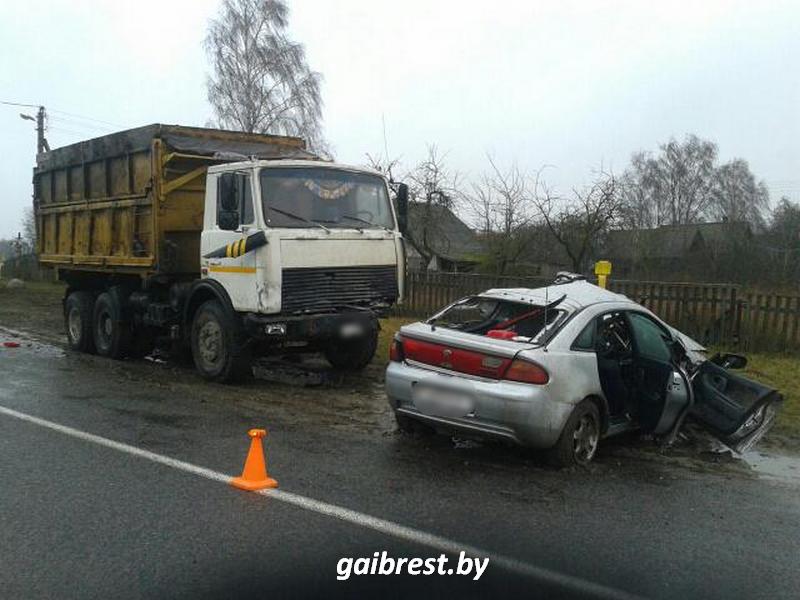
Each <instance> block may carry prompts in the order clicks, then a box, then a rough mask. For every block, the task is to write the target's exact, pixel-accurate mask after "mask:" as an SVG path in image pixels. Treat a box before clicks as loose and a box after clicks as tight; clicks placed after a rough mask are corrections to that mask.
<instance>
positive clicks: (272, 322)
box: [243, 311, 379, 343]
mask: <svg viewBox="0 0 800 600" xmlns="http://www.w3.org/2000/svg"><path fill="white" fill-rule="evenodd" d="M243 322H244V327H245V330H246V331H247V333H248V334H249V335H250V336H251V337H253V338H255V339H257V340H264V341H273V342H275V343H281V342H306V341H307V342H324V341H329V340H336V339H339V340H341V339H348V338H358V337H366V336H368V335H371V334H373V333H374V332H375V331H377V330H378V328H379V325H378V318H377V316H376V315H375V313H373V312H372V311H353V312H343V313H324V314H313V315H292V316H281V315H259V314H256V313H247V314H246V315H245V316H244V318H243Z"/></svg>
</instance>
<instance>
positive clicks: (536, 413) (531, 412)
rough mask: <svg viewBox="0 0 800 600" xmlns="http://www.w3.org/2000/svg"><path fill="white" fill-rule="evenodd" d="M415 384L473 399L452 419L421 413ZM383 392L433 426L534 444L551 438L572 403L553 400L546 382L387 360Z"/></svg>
mask: <svg viewBox="0 0 800 600" xmlns="http://www.w3.org/2000/svg"><path fill="white" fill-rule="evenodd" d="M420 383H422V384H423V385H426V386H433V387H436V388H439V389H445V390H448V391H450V392H456V393H463V394H465V395H467V396H469V397H470V398H472V399H473V400H474V410H473V411H472V412H470V413H469V414H468V415H467V416H463V417H457V418H454V417H443V416H437V415H431V414H424V413H422V412H420V411H419V410H418V409H417V408H416V406H415V405H414V403H413V399H412V394H413V392H412V390H413V388H414V386H415V385H418V384H420ZM386 394H387V396H388V398H389V404H390V405H391V407H392V408H393V409H394V410H395V411H397V412H398V413H399V414H402V415H405V416H408V417H411V418H413V419H417V420H419V421H421V422H424V423H427V424H429V425H431V426H433V427H436V428H437V429H446V430H453V431H457V432H461V433H464V434H466V435H477V436H481V437H491V438H495V439H502V440H506V441H510V442H513V443H515V444H520V445H524V446H533V447H538V448H549V447H551V446H552V445H554V444H555V443H556V441H557V440H558V436H559V435H560V434H561V431H562V429H563V428H564V425H565V424H566V422H567V419H568V418H569V416H570V414H571V413H572V410H573V408H574V405H573V404H570V403H566V402H559V401H556V400H554V399H553V398H552V397H551V396H550V394H549V388H548V386H547V385H530V384H524V383H515V382H511V381H495V380H489V379H482V378H469V377H462V376H457V375H456V376H454V375H449V374H446V373H441V372H438V371H436V370H433V369H429V368H424V367H421V366H417V365H413V364H408V363H405V362H403V363H399V362H391V363H389V366H388V367H387V369H386Z"/></svg>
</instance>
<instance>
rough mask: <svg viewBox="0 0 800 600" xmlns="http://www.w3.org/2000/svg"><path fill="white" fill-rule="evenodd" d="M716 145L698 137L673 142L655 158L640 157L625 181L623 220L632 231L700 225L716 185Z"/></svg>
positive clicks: (635, 158)
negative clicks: (662, 226) (634, 229)
mask: <svg viewBox="0 0 800 600" xmlns="http://www.w3.org/2000/svg"><path fill="white" fill-rule="evenodd" d="M716 160H717V146H716V144H714V143H712V142H709V141H707V140H702V139H700V138H699V137H697V136H696V135H690V136H687V137H686V139H685V140H684V141H683V142H679V141H677V140H675V139H674V138H673V139H671V140H670V141H669V142H667V143H666V144H662V145H661V146H660V147H659V153H658V154H657V155H656V156H651V155H649V154H647V153H644V152H638V153H636V154H634V155H633V157H632V158H631V166H630V168H629V169H628V170H627V171H626V173H625V174H624V175H623V177H622V182H621V183H622V185H621V186H620V187H621V188H622V190H621V191H622V195H623V198H624V205H623V210H622V213H621V217H622V219H623V221H624V223H625V225H626V226H628V227H631V228H650V227H658V226H661V225H681V224H686V223H697V222H699V221H701V220H703V218H704V217H705V216H706V213H707V210H708V209H709V207H710V205H711V202H712V191H713V189H714V185H715V162H716Z"/></svg>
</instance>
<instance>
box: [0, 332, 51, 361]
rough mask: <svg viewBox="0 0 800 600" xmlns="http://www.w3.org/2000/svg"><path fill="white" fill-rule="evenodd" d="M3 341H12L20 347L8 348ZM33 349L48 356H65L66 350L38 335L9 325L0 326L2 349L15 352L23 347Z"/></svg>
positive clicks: (0, 349)
mask: <svg viewBox="0 0 800 600" xmlns="http://www.w3.org/2000/svg"><path fill="white" fill-rule="evenodd" d="M3 342H12V343H17V344H19V346H18V347H9V348H6V347H4V346H3V345H2V343H3ZM25 348H27V349H32V350H34V351H35V352H37V353H40V354H45V355H48V356H65V355H66V353H65V352H64V350H62V349H61V348H59V347H58V346H55V345H54V344H52V343H49V342H47V341H42V340H41V339H39V337H38V336H36V337H34V336H33V335H31V334H29V333H27V332H25V331H18V330H16V329H10V328H8V327H0V351H7V352H15V351H18V350H22V349H25Z"/></svg>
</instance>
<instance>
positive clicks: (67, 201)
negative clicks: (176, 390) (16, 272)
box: [33, 124, 408, 381]
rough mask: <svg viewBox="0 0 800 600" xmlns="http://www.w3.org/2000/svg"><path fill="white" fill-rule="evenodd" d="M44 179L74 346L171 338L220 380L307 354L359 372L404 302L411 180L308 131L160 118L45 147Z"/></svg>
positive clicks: (45, 214)
mask: <svg viewBox="0 0 800 600" xmlns="http://www.w3.org/2000/svg"><path fill="white" fill-rule="evenodd" d="M33 185H34V194H33V203H34V213H35V219H36V227H37V233H38V239H37V254H38V259H39V261H40V264H41V265H42V266H45V267H51V268H54V269H55V270H56V271H57V276H58V278H59V279H60V280H61V281H64V282H65V283H66V292H65V297H64V303H63V305H64V320H65V328H66V334H67V341H68V344H69V346H70V347H71V348H73V349H75V350H78V351H82V352H91V353H97V354H99V355H101V356H105V357H109V358H112V359H123V358H125V357H130V356H143V355H146V354H147V353H148V352H150V351H151V350H152V349H153V348H154V347H155V346H156V345H162V344H164V345H165V344H169V345H171V346H173V347H177V348H179V349H180V348H183V349H185V350H186V351H187V353H188V351H190V352H191V356H192V359H193V361H194V364H195V366H196V368H197V370H198V371H199V372H200V373H201V374H202V375H203V376H204V377H205V378H207V379H209V380H214V381H232V380H236V379H240V378H241V377H243V376H247V375H248V374H250V373H251V372H252V360H253V358H254V357H257V356H262V355H267V354H281V353H287V352H293V351H298V350H301V351H321V352H322V353H323V354H324V355H325V357H326V358H327V359H328V361H330V363H331V364H332V365H333V366H334V367H335V368H339V369H348V370H351V369H361V368H363V367H364V366H366V365H367V363H369V361H370V360H371V359H372V357H373V355H374V352H375V347H376V343H377V335H378V328H379V323H378V317H379V316H380V315H381V314H382V313H383V312H385V311H386V310H387V309H389V308H390V307H391V306H392V305H393V304H395V303H397V302H398V301H400V300H401V299H402V295H403V287H404V273H405V247H404V241H403V236H402V231H403V230H404V228H405V223H406V222H407V206H408V188H407V186H405V185H404V184H393V183H391V182H389V181H387V179H386V178H385V177H384V176H383V175H382V174H381V173H379V172H376V171H373V170H370V169H365V168H358V167H350V166H345V165H340V164H336V163H334V162H331V161H326V160H321V159H320V158H319V157H317V156H315V155H314V154H312V153H311V152H309V151H308V150H307V149H306V145H305V143H304V141H303V140H302V139H299V138H295V137H285V136H274V135H262V134H248V133H241V132H232V131H223V130H216V129H207V128H197V127H183V126H177V125H161V124H154V125H148V126H144V127H139V128H136V129H131V130H127V131H122V132H118V133H113V134H110V135H106V136H103V137H99V138H96V139H91V140H88V141H84V142H80V143H77V144H72V145H69V146H65V147H62V148H57V149H53V150H51V151H47V152H43V153H40V154H39V155H38V156H37V164H36V167H35V168H34V172H33ZM392 196H393V197H394V202H393V201H392Z"/></svg>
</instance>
